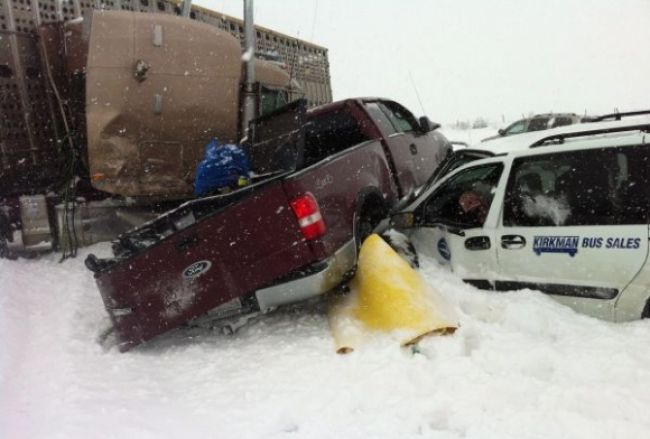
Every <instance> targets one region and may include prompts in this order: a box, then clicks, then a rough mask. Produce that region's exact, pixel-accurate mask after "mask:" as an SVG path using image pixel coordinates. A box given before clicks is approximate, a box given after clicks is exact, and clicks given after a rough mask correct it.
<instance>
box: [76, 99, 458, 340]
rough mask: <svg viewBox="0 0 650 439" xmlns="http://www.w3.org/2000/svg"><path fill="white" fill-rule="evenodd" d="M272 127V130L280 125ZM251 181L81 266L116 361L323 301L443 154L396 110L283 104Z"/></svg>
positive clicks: (132, 235) (258, 151)
mask: <svg viewBox="0 0 650 439" xmlns="http://www.w3.org/2000/svg"><path fill="white" fill-rule="evenodd" d="M278 121H280V122H281V123H278ZM255 123H257V124H258V125H257V128H256V129H255V130H253V133H255V134H254V135H253V136H251V140H250V144H249V145H248V146H247V148H248V153H249V156H250V158H251V164H252V168H253V170H254V171H255V173H256V175H258V177H257V178H258V179H259V181H257V182H256V181H254V182H253V184H251V185H250V186H248V187H245V188H243V189H240V190H237V191H235V192H232V193H229V194H226V195H215V196H210V197H205V198H201V199H197V200H193V201H190V202H188V203H185V204H184V205H182V206H180V207H179V208H177V209H175V210H172V211H170V212H168V213H166V214H164V215H163V216H161V217H159V218H157V219H156V220H154V221H152V222H149V223H147V224H145V225H143V226H141V227H139V228H137V229H135V230H132V231H130V232H128V233H126V234H124V235H121V236H120V237H118V238H117V239H116V240H115V241H114V242H113V253H114V257H113V258H111V259H98V258H96V257H95V256H94V255H90V256H89V257H88V259H87V260H86V266H87V267H88V268H89V269H90V270H92V271H93V272H94V273H95V279H96V282H97V285H98V287H99V290H100V293H101V295H102V298H103V301H104V305H105V307H106V310H107V311H108V313H109V315H110V317H111V320H112V322H113V325H114V329H115V334H116V337H117V341H118V345H119V347H120V350H122V351H125V350H127V349H129V348H131V347H133V346H135V345H137V344H139V343H141V342H144V341H146V340H149V339H151V338H153V337H155V336H156V335H158V334H161V333H163V332H165V331H167V330H170V329H172V328H175V327H178V326H181V325H182V324H184V323H186V322H188V321H190V320H192V319H196V318H199V317H201V316H205V315H208V316H210V317H211V318H215V319H220V318H222V319H226V320H227V319H233V318H236V317H238V316H239V317H242V316H244V317H245V316H247V315H251V314H254V313H256V312H265V311H268V310H271V309H273V308H275V307H276V306H279V305H283V304H288V303H292V302H297V301H300V300H303V299H307V298H310V297H313V296H316V295H319V294H322V293H324V292H326V291H328V290H330V289H332V288H333V287H335V286H337V285H338V284H340V283H341V282H342V281H343V280H344V279H345V276H346V274H347V275H349V274H350V273H351V272H352V270H354V267H355V264H356V253H357V252H356V251H357V247H358V242H360V241H361V240H362V239H363V237H364V236H366V235H367V234H369V233H370V231H371V230H372V229H373V228H374V227H375V226H376V225H378V224H379V222H380V221H381V220H382V219H383V218H384V217H385V216H386V215H387V214H388V213H389V212H390V211H391V210H393V209H394V208H395V207H397V206H398V205H401V204H403V203H405V202H406V201H408V200H409V199H410V198H411V197H412V194H413V193H415V191H416V190H417V188H419V187H421V186H422V185H424V184H425V182H426V181H427V180H428V179H429V178H430V176H431V175H432V173H433V172H434V170H435V169H436V168H437V167H438V165H439V164H440V163H441V162H442V160H443V159H444V158H445V157H446V156H447V154H448V153H449V152H450V151H451V147H450V145H449V142H448V141H447V140H446V139H445V138H444V136H443V135H442V134H440V133H439V132H437V131H435V129H436V128H437V126H436V125H434V124H432V123H431V122H430V121H429V120H428V119H427V118H426V117H422V118H421V119H420V120H419V121H418V120H416V119H415V118H414V117H413V115H412V114H411V113H410V112H409V111H408V110H406V109H405V108H404V107H402V106H401V105H399V104H397V103H396V102H393V101H389V100H384V99H376V98H368V99H348V100H344V101H340V102H335V103H332V104H327V105H324V106H321V107H318V108H314V109H311V110H309V111H305V110H304V103H303V104H302V105H298V104H292V105H289V110H286V111H282V110H278V111H276V112H275V113H272V114H270V115H269V116H265V117H264V118H262V119H260V120H258V121H256V122H255Z"/></svg>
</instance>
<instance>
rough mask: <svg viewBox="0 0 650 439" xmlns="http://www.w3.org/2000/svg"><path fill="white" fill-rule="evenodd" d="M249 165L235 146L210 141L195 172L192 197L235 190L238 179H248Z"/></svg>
mask: <svg viewBox="0 0 650 439" xmlns="http://www.w3.org/2000/svg"><path fill="white" fill-rule="evenodd" d="M249 172H250V164H249V162H248V157H247V156H246V153H245V152H244V151H243V150H242V149H241V148H240V147H238V146H237V145H230V144H227V145H219V142H218V141H217V139H212V140H211V141H210V143H208V144H207V145H206V147H205V157H204V159H203V161H201V163H199V167H198V168H197V170H196V179H195V182H194V195H197V196H204V195H208V194H210V193H212V192H214V191H216V190H218V189H221V188H225V187H230V188H236V187H237V186H238V185H239V184H238V183H239V181H240V177H243V178H245V179H246V180H247V179H248V176H249Z"/></svg>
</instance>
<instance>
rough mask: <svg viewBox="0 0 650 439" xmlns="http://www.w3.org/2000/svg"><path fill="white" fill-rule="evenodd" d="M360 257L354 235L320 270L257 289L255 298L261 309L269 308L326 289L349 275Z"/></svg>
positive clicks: (308, 296) (334, 285)
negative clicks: (358, 256)
mask: <svg viewBox="0 0 650 439" xmlns="http://www.w3.org/2000/svg"><path fill="white" fill-rule="evenodd" d="M356 260H357V248H356V242H355V240H354V239H352V240H350V241H348V242H347V243H346V244H345V245H343V247H341V248H340V249H339V250H338V251H337V252H336V253H334V255H333V256H331V257H330V258H329V259H327V260H326V261H325V262H324V263H323V264H322V268H321V267H319V270H318V271H317V272H315V273H312V274H309V275H307V276H304V277H300V278H298V279H293V280H290V281H288V282H282V283H279V284H276V285H273V286H270V287H267V288H262V289H260V290H257V291H256V292H255V298H256V299H257V303H258V305H259V307H260V310H261V311H263V312H264V311H269V310H271V309H273V308H275V307H276V306H280V305H286V304H289V303H294V302H299V301H301V300H306V299H309V298H312V297H315V296H318V295H320V294H323V293H326V292H327V291H329V290H331V289H332V288H334V287H336V286H337V285H339V284H340V283H341V282H342V281H343V280H344V279H345V274H346V273H347V272H349V271H350V270H352V269H353V268H354V265H355V263H356Z"/></svg>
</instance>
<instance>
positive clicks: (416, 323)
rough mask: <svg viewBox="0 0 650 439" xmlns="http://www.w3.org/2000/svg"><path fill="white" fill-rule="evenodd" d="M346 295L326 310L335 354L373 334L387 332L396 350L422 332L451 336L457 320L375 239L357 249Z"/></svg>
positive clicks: (387, 248) (431, 291)
mask: <svg viewBox="0 0 650 439" xmlns="http://www.w3.org/2000/svg"><path fill="white" fill-rule="evenodd" d="M350 288H351V292H350V294H349V295H348V296H347V297H345V298H343V299H342V300H340V301H339V302H338V303H336V304H334V306H332V307H331V309H330V313H329V323H330V328H331V330H332V334H333V336H334V342H335V344H336V350H337V352H339V353H347V352H351V351H353V350H354V348H355V347H356V346H359V345H361V344H362V343H363V341H364V340H365V339H366V338H367V337H368V336H369V335H370V334H371V333H372V332H373V331H380V332H384V333H387V332H390V333H391V334H394V335H396V337H397V338H398V340H399V341H400V344H401V345H402V346H406V345H410V344H413V343H417V341H418V340H420V338H422V337H424V336H425V335H428V334H451V333H453V332H454V331H455V330H456V328H457V327H458V318H457V316H456V313H455V312H454V311H453V309H452V308H451V307H450V306H449V305H448V304H447V303H446V302H445V301H444V299H443V298H442V296H441V295H440V294H439V293H437V292H436V291H435V290H434V289H433V288H432V287H431V286H429V285H428V284H427V283H426V282H425V280H424V279H423V278H422V276H421V275H420V274H419V273H418V272H417V271H415V270H414V269H413V268H411V266H410V265H409V264H408V263H407V262H406V261H405V260H404V259H402V257H401V256H399V255H398V254H397V253H395V251H394V250H393V249H392V248H391V247H390V246H389V245H388V244H387V243H386V242H385V241H384V240H383V239H382V238H381V237H380V236H378V235H375V234H373V235H370V236H369V237H368V238H367V239H366V240H365V241H364V243H363V245H362V246H361V252H360V254H359V261H358V265H357V272H356V275H355V277H354V279H353V280H352V282H351V284H350Z"/></svg>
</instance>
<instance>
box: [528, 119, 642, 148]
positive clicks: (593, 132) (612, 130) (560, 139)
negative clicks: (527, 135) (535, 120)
mask: <svg viewBox="0 0 650 439" xmlns="http://www.w3.org/2000/svg"><path fill="white" fill-rule="evenodd" d="M625 131H645V132H650V123H643V124H639V125H627V126H622V127H610V128H599V129H596V130H586V131H575V132H569V133H560V134H553V135H551V136H546V137H542V138H541V139H539V140H537V141H535V143H533V144H532V145H530V148H538V147H540V146H545V145H544V144H545V143H546V142H548V141H551V140H556V141H557V142H558V143H564V140H565V139H568V138H572V137H586V136H593V135H596V134H608V133H620V132H625Z"/></svg>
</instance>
